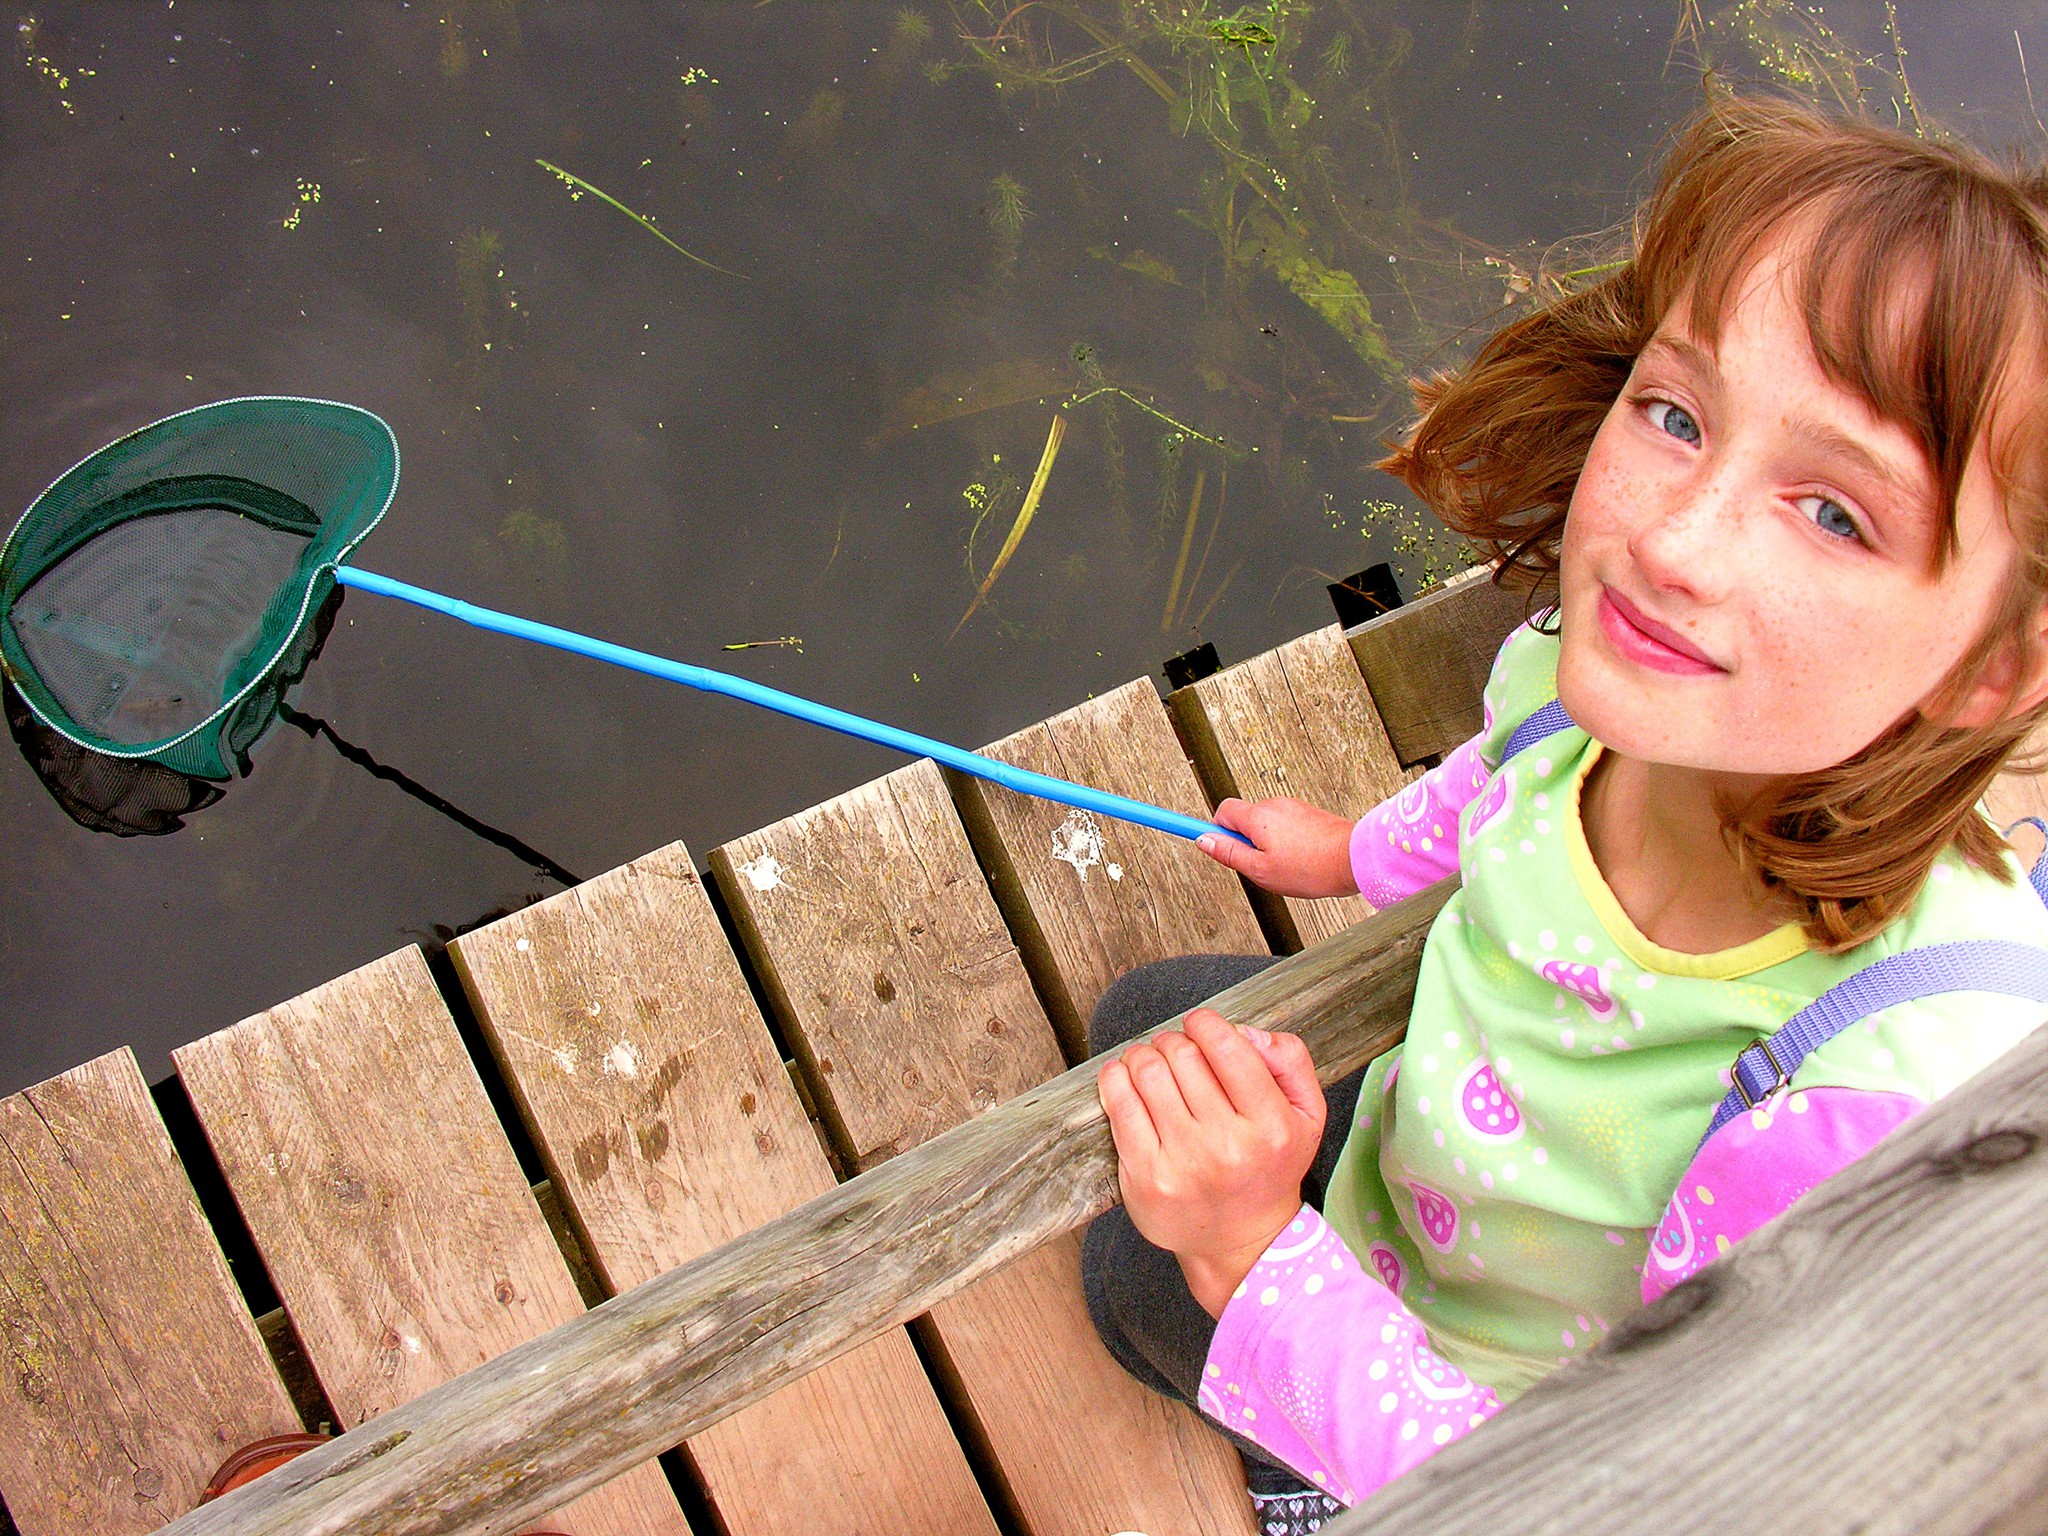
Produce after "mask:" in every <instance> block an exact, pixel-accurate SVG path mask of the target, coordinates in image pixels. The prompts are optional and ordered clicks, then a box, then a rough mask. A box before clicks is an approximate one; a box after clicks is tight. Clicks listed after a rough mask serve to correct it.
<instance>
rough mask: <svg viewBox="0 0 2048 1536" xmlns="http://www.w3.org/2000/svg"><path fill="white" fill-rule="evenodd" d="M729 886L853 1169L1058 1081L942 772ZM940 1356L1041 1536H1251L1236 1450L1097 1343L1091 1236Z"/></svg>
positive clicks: (816, 827) (957, 1336) (860, 804)
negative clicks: (1090, 1306)
mask: <svg viewBox="0 0 2048 1536" xmlns="http://www.w3.org/2000/svg"><path fill="white" fill-rule="evenodd" d="M1147 692H1148V693H1149V688H1148V690H1147ZM1152 699H1153V705H1152V708H1153V711H1154V713H1155V715H1156V714H1157V713H1158V703H1157V696H1156V695H1152ZM1161 723H1162V724H1163V723H1164V722H1163V720H1162V721H1161ZM1174 756H1175V758H1176V760H1178V757H1179V754H1178V750H1177V749H1176V751H1175V753H1174ZM1032 766H1038V765H1037V764H1033V765H1032ZM1063 766H1067V767H1071V765H1070V764H1068V765H1063ZM1115 787H1118V788H1122V787H1124V786H1121V785H1119V786H1115ZM712 868H713V869H714V871H715V872H716V873H717V874H718V876H719V879H720V881H721V884H722V885H723V888H724V889H725V892H726V896H727V899H728V901H729V903H730V905H731V907H732V910H733V913H734V916H735V918H736V919H737V921H738V923H739V926H740V930H741V932H742V933H743V934H744V935H745V936H746V939H747V942H748V945H749V948H750V950H751V951H752V954H753V957H754V961H755V969H756V971H757V972H758V973H759V974H760V975H761V976H762V977H763V978H764V980H766V981H767V982H768V985H769V991H770V995H771V996H772V997H773V998H774V999H775V1001H776V1005H777V1007H778V1008H779V1009H781V1010H783V1018H782V1024H783V1029H784V1033H785V1034H786V1035H787V1036H789V1037H790V1038H791V1039H792V1040H795V1041H801V1042H802V1045H801V1046H800V1050H801V1051H802V1052H803V1054H804V1057H805V1059H806V1061H808V1062H811V1063H814V1064H815V1068H816V1075H815V1076H814V1077H813V1079H812V1083H813V1090H814V1091H815V1092H817V1093H818V1095H819V1097H820V1099H821V1101H825V1102H827V1103H829V1105H830V1106H831V1110H832V1115H833V1118H834V1119H835V1120H836V1121H837V1122H838V1123H839V1124H841V1125H844V1126H846V1127H847V1128H848V1130H849V1132H850V1133H851V1137H852V1139H851V1140H850V1142H849V1144H848V1150H849V1151H850V1152H851V1154H852V1155H853V1158H854V1161H855V1162H856V1163H857V1165H858V1166H860V1167H863V1168H866V1167H872V1166H873V1165H874V1164H875V1163H877V1162H878V1161H882V1160H884V1159H886V1158H888V1157H890V1156H892V1155H896V1154H899V1153H902V1152H903V1151H905V1150H907V1149H908V1148H910V1147H912V1146H915V1145H916V1144H917V1143H919V1142H922V1141H926V1140H928V1139H929V1138H931V1137H932V1136H934V1135H937V1134H938V1133H940V1132H942V1131H944V1130H946V1129H948V1128H949V1127H951V1126H953V1125H955V1124H957V1123H958V1122H959V1121H961V1120H965V1119H968V1118H970V1117H971V1116H974V1115H975V1114H977V1113H979V1112H982V1111H985V1110H987V1109H989V1108H990V1107H992V1106H993V1105H995V1104H998V1103H1000V1102H1002V1101H1003V1100H1005V1099H1009V1098H1012V1097H1014V1096H1015V1095H1016V1094H1018V1093H1020V1092H1021V1091H1023V1090H1024V1089H1026V1088H1028V1087H1030V1086H1032V1085H1033V1084H1035V1083H1037V1082H1040V1081H1042V1080H1044V1079H1046V1078H1049V1077H1052V1076H1054V1075H1055V1074H1056V1073H1058V1072H1059V1071H1060V1070H1061V1067H1062V1066H1063V1063H1062V1061H1061V1058H1060V1053H1059V1048H1058V1046H1057V1044H1056V1043H1055V1041H1054V1038H1053V1033H1052V1028H1051V1025H1050V1024H1049V1023H1048V1022H1047V1020H1046V1017H1045V1014H1044V1013H1043V1012H1042V1011H1041V1010H1040V1008H1039V1006H1038V1004H1037V1001H1036V999H1035V998H1033V996H1032V994H1031V987H1030V983H1029V981H1028V980H1027V978H1026V976H1025V974H1024V968H1023V965H1022V962H1021V961H1020V959H1019V957H1018V955H1017V952H1016V950H1015V948H1014V947H1013V946H1012V945H1011V943H1010V939H1009V935H1008V934H1007V933H1006V932H1005V931H1004V929H1003V923H1002V918H1001V916H1000V914H999V913H998V912H997V910H996V905H995V902H994V901H993V900H992V899H991V898H990V896H989V893H988V889H987V887H986V886H984V885H983V883H982V879H981V875H980V871H979V870H978V869H977V868H976V866H975V862H974V854H973V851H972V850H971V849H970V848H969V846H968V843H967V838H966V835H965V833H964V832H963V831H962V829H961V826H960V823H959V820H958V819H957V817H956V816H955V815H954V811H953V807H952V804H951V802H950V801H949V800H948V798H947V795H946V787H945V784H944V782H943V781H942V779H941V778H940V776H939V773H938V770H937V769H936V768H935V767H934V766H933V765H932V764H931V763H929V762H920V763H916V764H913V765H912V766H911V767H908V768H904V769H901V770H899V771H898V772H896V773H892V774H890V775H889V776H888V777H886V778H883V779H880V780H877V781H875V782H874V783H872V784H867V785H863V786H862V787H861V788H859V789H856V790H853V791H852V792H850V793H848V794H846V795H842V796H840V797H839V798H838V799H836V800H833V801H831V802H828V803H827V804H825V805H823V806H819V807H816V808H814V809H812V810H809V811H805V812H803V813H802V814H801V815H798V816H795V817H792V818H791V819H790V820H788V821H785V822H782V823H779V824H778V825H776V826H773V827H770V828H768V829H766V830H765V831H762V832H756V833H753V834H750V835H749V836H747V837H743V838H741V839H739V840H738V841H736V842H734V843H731V844H728V845H727V846H726V847H724V848H721V849H720V850H718V852H717V853H715V854H714V855H713V856H712ZM854 871H857V872H858V878H857V879H849V878H848V876H849V874H850V872H854ZM1127 878H1132V877H1127ZM1232 885H1233V890H1234V886H1235V882H1232ZM1249 915H1250V914H1249V911H1248V910H1247V912H1246V917H1247V920H1249ZM931 1338H932V1341H933V1345H934V1347H935V1348H936V1349H937V1350H938V1351H939V1352H940V1353H941V1354H942V1356H943V1358H944V1361H945V1363H946V1367H947V1369H948V1371H949V1374H950V1376H951V1377H952V1379H953V1380H955V1381H957V1383H958V1385H959V1388H960V1391H961V1393H962V1394H963V1398H964V1402H965V1405H966V1406H967V1407H968V1408H969V1409H970V1411H971V1412H972V1413H973V1415H974V1417H975V1420H976V1422H977V1424H978V1425H979V1428H980V1431H981V1434H982V1436H983V1437H984V1439H985V1442H986V1444H987V1445H988V1447H989V1449H990V1451H991V1453H992V1455H993V1457H994V1459H995V1461H996V1462H997V1464H998V1466H999V1467H1000V1468H1001V1471H1002V1475H1003V1480H1004V1483H1005V1486H1006V1487H1007V1489H1008V1490H1009V1494H1010V1496H1011V1498H1012V1500H1013V1502H1014V1504H1015V1507H1016V1510H1017V1512H1018V1514H1019V1516H1020V1518H1021V1519H1022V1521H1023V1524H1024V1526H1025V1527H1026V1529H1028V1530H1029V1531H1031V1532H1032V1533H1033V1536H1100V1533H1102V1532H1104V1531H1117V1530H1129V1529H1140V1530H1148V1529H1149V1530H1155V1531H1158V1530H1171V1531H1189V1532H1203V1533H1212V1532H1213V1533H1223V1532H1237V1533H1248V1532H1249V1531H1250V1528H1251V1527H1250V1506H1249V1503H1248V1501H1247V1500H1246V1498H1245V1496H1244V1491H1243V1482H1242V1477H1241V1474H1240V1473H1239V1471H1238V1467H1237V1458H1236V1455H1235V1453H1234V1452H1232V1451H1231V1450H1230V1449H1229V1448H1228V1447H1227V1446H1226V1445H1225V1444H1224V1442H1223V1441H1222V1440H1221V1439H1220V1438H1218V1437H1217V1436H1216V1435H1215V1434H1214V1433H1213V1431H1211V1430H1210V1429H1208V1428H1207V1427H1205V1426H1204V1425H1203V1424H1202V1423H1201V1422H1200V1420H1199V1419H1198V1418H1197V1417H1196V1416H1195V1415H1194V1414H1192V1413H1190V1412H1188V1411H1186V1410H1185V1409H1181V1408H1178V1407H1176V1406H1174V1405H1169V1404H1164V1403H1161V1402H1159V1401H1158V1400H1157V1399H1156V1398H1154V1397H1153V1396H1152V1395H1151V1394H1150V1393H1148V1392H1146V1391H1145V1389H1144V1388H1142V1387H1140V1386H1138V1385H1137V1383H1135V1382H1134V1381H1132V1380H1131V1379H1130V1378H1129V1377H1128V1376H1126V1375H1125V1374H1124V1373H1123V1372H1122V1371H1121V1370H1120V1369H1119V1368H1118V1367H1117V1366H1116V1365H1115V1363H1114V1362H1113V1361H1111V1360H1110V1358H1109V1356H1108V1354H1107V1353H1106V1352H1105V1351H1104V1350H1103V1348H1102V1345H1101V1343H1100V1342H1099V1341H1098V1340H1097V1339H1096V1337H1095V1334H1094V1330H1093V1328H1092V1327H1091V1326H1090V1324H1089V1322H1088V1318H1087V1312H1086V1309H1085V1307H1084V1305H1083V1303H1082V1300H1081V1288H1080V1258H1079V1240H1078V1238H1075V1237H1071V1236H1070V1237H1067V1238H1064V1239H1062V1240H1060V1241H1058V1242H1056V1243H1053V1244H1051V1245H1049V1246H1047V1247H1045V1248H1042V1249H1040V1250H1039V1251H1038V1252H1036V1253H1032V1254H1030V1255H1028V1256H1025V1257H1023V1258H1020V1259H1018V1260H1017V1261H1016V1262H1015V1263H1013V1264H1011V1265H1010V1266H1009V1267H1008V1268H1006V1269H1004V1270H1002V1271H1001V1272H999V1273H997V1274H994V1275H991V1276H990V1277H988V1278H987V1279H986V1280H984V1281H982V1282H981V1283H980V1284H979V1285H977V1286H976V1287H975V1288H974V1289H973V1290H972V1291H970V1292H967V1293H966V1294H964V1295H961V1296H957V1297H955V1298H953V1299H951V1300H949V1301H946V1302H943V1303H941V1304H940V1305H939V1306H937V1307H935V1308H934V1309H933V1312H932V1318H931Z"/></svg>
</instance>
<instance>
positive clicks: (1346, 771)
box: [1166, 624, 1410, 952]
mask: <svg viewBox="0 0 2048 1536" xmlns="http://www.w3.org/2000/svg"><path fill="white" fill-rule="evenodd" d="M1166 702H1167V705H1168V706H1169V707H1170V708H1171V709H1172V711H1173V718H1174V722H1175V724H1177V725H1178V726H1179V727H1180V733H1181V740H1183V741H1185V742H1186V743H1187V745H1188V750H1189V751H1190V752H1191V753H1192V754H1193V756H1194V760H1195V767H1196V768H1197V769H1198V770H1199V771H1200V772H1201V775H1202V779H1203V782H1204V783H1205V784H1206V786H1207V788H1208V790H1209V793H1210V795H1211V796H1212V797H1214V798H1215V799H1216V800H1218V801H1219V802H1220V801H1221V800H1223V799H1225V798H1226V797H1228V796H1232V795H1235V796H1237V797H1238V798H1240V799H1244V800H1262V799H1265V798H1267V797H1269V796H1273V795H1294V796H1297V797H1298V798H1300V799H1303V800H1307V801H1309V802H1311V803H1312V804H1315V805H1320V806H1322V807H1323V808H1324V809H1325V810H1331V811H1338V812H1341V813H1342V814H1344V815H1347V816H1352V817H1357V816H1362V815H1364V814H1365V812H1367V811H1368V810H1370V809H1371V808H1372V807H1373V806H1375V805H1377V804H1379V803H1380V801H1382V800H1384V799H1386V798H1387V796H1389V795H1391V794H1394V793H1395V792H1396V791H1397V790H1399V789H1400V787H1401V786H1402V784H1404V783H1405V782H1406V781H1407V780H1408V778H1409V777H1410V775H1409V774H1408V773H1406V772H1404V771H1403V770H1402V767H1401V764H1400V761H1399V760H1398V759H1397V758H1396V757H1395V756H1394V748H1393V745H1392V744H1391V743H1390V742H1389V741H1388V740H1387V732H1386V728H1385V727H1384V726H1382V725H1381V724H1380V717H1379V712H1378V711H1377V710H1375V709H1374V708H1373V703H1372V695H1371V694H1370V693H1368V692H1367V691H1366V687H1365V680H1364V679H1363V678H1362V677H1360V676H1359V675H1358V664H1357V662H1356V661H1354V660H1353V659H1352V655H1351V649H1350V647H1349V646H1347V645H1346V644H1345V643H1344V632H1343V631H1342V630H1341V629H1339V628H1337V626H1335V625H1334V624H1333V625H1331V626H1330V627H1329V628H1328V629H1323V630H1318V631H1316V632H1315V633H1314V634H1308V635H1303V636H1302V637H1301V638H1300V639H1298V640H1290V641H1288V642H1287V644H1285V645H1283V646H1280V647H1278V648H1277V649H1275V650H1270V651H1267V652H1266V653H1265V654H1264V655H1262V656H1254V657H1252V658H1251V659H1250V660H1249V661H1242V662H1239V663H1238V664H1237V665H1236V666H1233V667H1226V668H1224V669H1223V670H1222V671H1221V672H1217V673H1215V674H1213V675H1211V676H1209V677H1205V678H1203V679H1202V680H1201V681H1200V682H1198V683H1196V684H1194V686H1192V687H1189V688H1177V689H1175V690H1174V691H1173V692H1172V693H1171V694H1169V695H1168V696H1167V700H1166ZM1250 894H1251V898H1252V901H1253V903H1254V904H1255V905H1257V906H1259V907H1260V909H1261V912H1262V915H1264V916H1265V917H1266V919H1267V921H1268V923H1269V924H1270V925H1271V927H1272V928H1273V929H1274V930H1276V931H1277V932H1278V933H1279V934H1280V935H1281V937H1282V939H1283V941H1284V944H1283V947H1284V948H1286V949H1287V950H1288V951H1290V952H1292V951H1293V950H1297V949H1301V948H1304V947H1305V946H1307V945H1310V944H1313V943H1316V942H1317V941H1318V940H1320V939H1326V938H1328V937H1329V936H1330V935H1331V934H1333V933H1336V932H1338V931H1339V930H1340V929H1344V928H1348V927H1350V926H1351V924H1353V923H1355V922H1357V921H1358V920H1359V919H1360V918H1361V917H1363V916H1365V914H1366V913H1368V912H1370V911H1371V910H1372V908H1371V906H1370V905H1368V904H1367V903H1366V902H1365V901H1364V899H1363V898H1361V897H1357V896H1340V897H1333V898H1329V899H1325V900H1321V901H1309V900H1304V899H1301V898H1299V897H1293V896H1286V897H1279V896H1270V895H1268V894H1266V893H1265V892H1263V891H1259V890H1253V891H1252V892H1251V893H1250Z"/></svg>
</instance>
